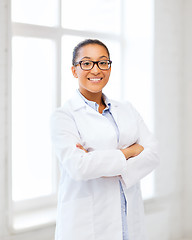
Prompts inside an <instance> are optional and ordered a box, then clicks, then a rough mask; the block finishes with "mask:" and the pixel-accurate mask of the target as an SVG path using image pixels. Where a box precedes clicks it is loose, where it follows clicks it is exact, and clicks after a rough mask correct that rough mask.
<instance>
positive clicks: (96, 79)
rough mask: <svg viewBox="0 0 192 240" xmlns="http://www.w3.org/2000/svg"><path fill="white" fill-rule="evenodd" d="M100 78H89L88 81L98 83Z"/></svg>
mask: <svg viewBox="0 0 192 240" xmlns="http://www.w3.org/2000/svg"><path fill="white" fill-rule="evenodd" d="M101 79H102V78H89V80H90V81H100V80H101Z"/></svg>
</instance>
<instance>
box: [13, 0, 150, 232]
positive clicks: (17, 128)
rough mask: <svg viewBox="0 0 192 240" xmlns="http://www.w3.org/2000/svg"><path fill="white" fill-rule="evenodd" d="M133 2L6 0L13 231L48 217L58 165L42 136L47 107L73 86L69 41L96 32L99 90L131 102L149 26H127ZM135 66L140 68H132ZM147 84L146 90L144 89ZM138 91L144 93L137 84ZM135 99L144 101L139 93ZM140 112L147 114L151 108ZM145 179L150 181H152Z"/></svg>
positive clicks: (58, 102)
mask: <svg viewBox="0 0 192 240" xmlns="http://www.w3.org/2000/svg"><path fill="white" fill-rule="evenodd" d="M137 2H138V1H137ZM139 2H140V3H141V2H142V1H141V0H140V1H139ZM146 2H147V3H148V4H146ZM145 4H146V5H145ZM145 4H144V3H143V7H145V9H148V7H149V5H150V4H151V1H149V0H147V1H145ZM74 6H75V7H74ZM136 6H137V5H135V4H134V3H133V1H125V0H121V1H119V0H98V1H97V4H92V3H90V1H88V0H81V1H78V0H71V1H66V0H40V1H39V0H33V1H31V0H12V2H11V24H12V35H11V49H12V53H11V58H12V60H11V61H12V74H11V75H12V77H11V83H12V104H11V116H12V124H11V125H12V131H11V174H10V175H11V176H12V180H11V182H10V189H11V191H10V209H11V218H10V219H11V225H12V226H13V229H14V230H16V231H18V230H21V229H22V228H30V227H34V226H35V225H37V226H39V225H41V224H46V223H50V222H54V218H55V206H56V195H57V183H58V170H57V164H56V159H55V158H54V154H53V152H52V147H51V141H50V136H49V132H50V130H49V118H50V114H51V112H52V111H53V110H54V108H56V107H57V106H60V105H61V104H63V103H64V102H65V101H66V99H68V98H69V97H70V96H71V95H72V94H73V93H74V91H75V90H76V89H77V87H78V86H77V80H76V79H74V78H73V76H72V74H71V70H70V68H71V59H72V50H73V47H74V46H75V45H76V43H78V42H79V41H80V40H83V39H85V38H99V39H101V41H104V43H106V45H107V46H108V47H109V50H110V53H111V59H112V61H113V66H114V68H113V70H112V74H111V78H110V85H108V86H107V87H106V89H105V93H106V94H107V95H108V96H109V97H111V98H115V99H117V100H121V99H122V98H123V99H130V100H131V101H132V100H133V103H134V102H135V99H136V98H135V99H134V98H133V95H132V92H134V91H135V90H136V86H137V84H141V82H140V83H139V82H138V81H140V78H141V76H142V77H143V81H144V83H143V84H144V86H145V85H146V81H148V79H149V80H151V75H150V74H151V72H152V65H151V56H152V55H151V54H152V48H151V47H150V44H149V43H150V41H151V39H152V35H151V29H150V27H151V26H149V27H148V30H149V31H150V34H149V35H148V33H149V32H145V31H143V26H144V25H145V24H148V22H146V21H143V22H144V23H143V25H142V27H140V28H139V30H138V32H139V31H140V32H139V35H138V32H134V28H135V27H138V26H137V25H136V26H135V24H137V23H138V22H137V21H136V19H137V17H138V15H136V16H135V15H133V14H130V15H129V18H132V20H131V19H129V18H128V17H127V13H126V14H125V8H126V11H127V9H130V13H131V12H133V11H134V7H136ZM79 9H81V11H79ZM149 9H150V11H151V9H152V7H151V8H149ZM136 12H137V11H136ZM141 12H145V11H141ZM141 12H140V13H141ZM140 13H139V14H140ZM147 14H148V12H146V13H145V16H147ZM145 16H143V17H144V18H143V19H145ZM150 16H151V15H150ZM147 19H148V18H147ZM148 20H149V19H148ZM127 24H128V25H127ZM147 26H148V25H147ZM141 37H142V42H143V45H145V44H147V46H148V48H147V51H149V52H150V55H149V58H148V59H147V61H146V60H145V57H146V56H147V54H148V53H149V52H142V51H141V52H139V51H138V50H137V51H136V49H138V48H137V47H138V46H139V44H140V41H141ZM127 39H128V40H127ZM127 43H128V44H130V47H128V48H127ZM143 45H142V46H143ZM142 46H140V47H141V48H140V50H143V48H142ZM126 52H128V53H129V54H128V55H127V54H126ZM138 59H139V62H138ZM138 63H139V65H138ZM144 63H145V64H144ZM140 68H141V69H143V72H141V75H139V74H136V73H138V71H137V69H139V70H140ZM128 69H129V71H128ZM127 72H128V73H127ZM129 79H131V80H130V81H129ZM134 83H135V85H134ZM150 84H151V83H150V82H147V85H148V86H150ZM142 88H143V85H142ZM125 89H126V90H125ZM127 89H128V90H127ZM129 89H131V90H130V91H129ZM148 90H149V91H148V92H147V94H149V96H150V97H151V96H152V94H151V93H152V91H151V89H149V88H148ZM127 95H129V98H128V97H127ZM139 95H141V97H142V98H143V96H144V95H142V91H141V92H139ZM144 98H145V97H144ZM137 99H138V98H137ZM145 99H146V98H145ZM148 100H149V99H148ZM148 100H147V101H148ZM138 102H139V103H140V102H142V103H146V101H144V100H143V99H142V100H141V101H138ZM138 102H137V103H138ZM149 102H150V101H149ZM149 102H147V104H148V105H149ZM136 105H137V104H136ZM144 105H146V104H144ZM141 108H142V107H140V109H141ZM145 109H147V108H145ZM147 111H148V112H147V115H149V113H150V115H151V113H152V112H151V110H149V109H148V110H147ZM144 112H146V111H144ZM149 182H150V184H151V186H153V184H152V183H153V181H152V180H150V181H149ZM147 185H148V183H147ZM148 186H149V185H148ZM144 188H145V187H143V189H144ZM146 189H149V187H147V188H146ZM145 192H146V191H145ZM152 193H153V189H152V188H151V191H150V194H151V195H152ZM150 194H149V193H148V196H151V195H150ZM146 196H147V195H146ZM44 209H45V211H46V214H48V210H47V209H49V213H50V214H48V215H46V216H47V217H46V219H45V218H43V219H42V218H38V217H37V216H38V215H37V214H36V213H38V212H42V211H43V210H44ZM26 211H27V212H28V213H29V212H31V215H30V214H28V216H31V219H27V218H26V214H25V213H26ZM41 215H42V214H41ZM35 216H36V217H35Z"/></svg>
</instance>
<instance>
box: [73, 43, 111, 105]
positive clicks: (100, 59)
mask: <svg viewBox="0 0 192 240" xmlns="http://www.w3.org/2000/svg"><path fill="white" fill-rule="evenodd" d="M94 42H95V43H94ZM96 42H98V41H93V42H92V43H89V40H88V41H85V42H84V43H86V45H84V46H83V47H82V46H81V48H80V49H79V50H78V51H77V56H76V57H75V58H74V60H73V62H74V63H75V65H73V66H72V73H73V76H74V77H75V78H78V82H79V90H80V92H81V94H82V95H83V96H84V97H86V98H87V99H88V100H92V101H95V102H97V103H98V104H99V105H100V104H101V103H100V102H99V101H102V98H101V95H102V89H103V88H104V87H105V85H106V84H107V83H108V81H109V76H110V73H111V61H110V59H109V54H108V50H106V49H107V48H106V47H105V46H102V45H101V44H100V45H99V44H98V43H97V44H96ZM88 59H89V61H88ZM87 63H88V65H87ZM95 63H97V64H95ZM104 63H105V66H104V67H103V65H104ZM99 66H100V67H99ZM101 68H102V69H101Z"/></svg>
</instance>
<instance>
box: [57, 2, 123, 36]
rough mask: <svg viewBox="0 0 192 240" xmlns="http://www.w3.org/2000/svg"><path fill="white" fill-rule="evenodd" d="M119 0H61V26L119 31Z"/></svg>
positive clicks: (99, 30)
mask: <svg viewBox="0 0 192 240" xmlns="http://www.w3.org/2000/svg"><path fill="white" fill-rule="evenodd" d="M120 3H121V1H119V0H97V2H92V1H90V0H81V1H79V0H71V1H67V0H62V26H63V27H64V28H69V29H77V30H89V31H98V32H108V33H109V32H111V33H119V32H120V16H121V15H120Z"/></svg>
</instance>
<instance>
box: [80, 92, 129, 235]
mask: <svg viewBox="0 0 192 240" xmlns="http://www.w3.org/2000/svg"><path fill="white" fill-rule="evenodd" d="M78 93H79V95H80V96H81V97H82V98H83V100H84V101H85V103H86V104H88V105H89V106H90V107H91V108H93V109H94V110H95V111H99V105H98V104H97V103H96V102H93V101H89V100H87V99H86V98H85V97H84V96H83V95H82V94H81V93H80V91H79V90H78ZM103 100H104V102H105V105H106V108H105V109H104V110H103V112H102V115H103V116H105V117H106V118H107V119H108V120H109V122H110V123H111V124H112V125H113V127H114V129H115V131H116V134H117V141H118V142H119V128H118V126H117V123H116V122H115V119H114V118H113V115H112V113H111V103H110V102H109V100H108V99H107V97H106V96H105V95H103ZM119 186H120V197H121V216H122V232H123V240H128V225H127V201H126V198H125V194H124V192H123V187H122V184H121V181H119Z"/></svg>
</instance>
